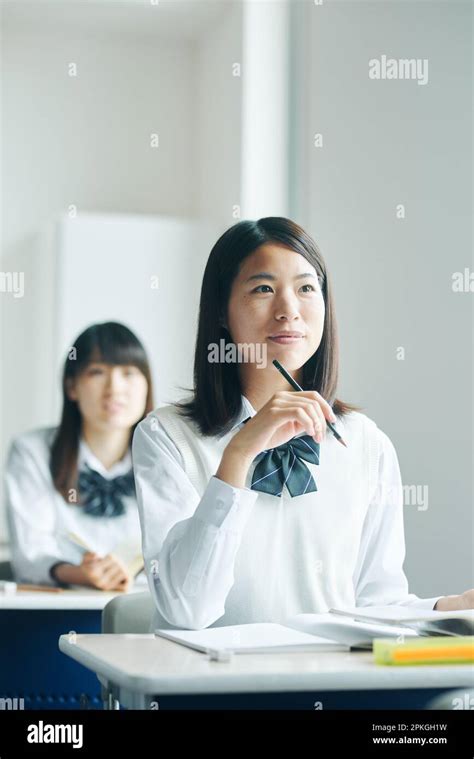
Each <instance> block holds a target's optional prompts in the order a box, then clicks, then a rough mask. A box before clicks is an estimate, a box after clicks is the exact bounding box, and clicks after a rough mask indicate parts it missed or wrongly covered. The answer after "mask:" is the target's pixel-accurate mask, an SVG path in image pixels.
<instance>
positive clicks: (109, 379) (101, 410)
mask: <svg viewBox="0 0 474 759" xmlns="http://www.w3.org/2000/svg"><path fill="white" fill-rule="evenodd" d="M147 392H148V382H147V380H146V377H145V376H144V375H143V374H142V373H141V371H140V370H139V369H138V368H137V367H136V366H122V365H111V364H104V363H102V362H100V361H97V362H95V361H94V362H91V363H90V364H88V366H87V367H86V368H85V369H84V371H83V372H81V374H80V375H79V376H78V377H76V378H75V380H74V381H72V382H71V384H70V385H69V387H68V396H69V398H70V399H71V400H73V401H77V404H78V406H79V410H80V412H81V416H82V419H83V422H85V423H86V424H87V425H89V427H90V428H91V429H96V430H101V431H107V430H117V429H129V428H131V427H132V426H133V425H134V424H135V423H136V422H138V420H139V419H141V418H142V416H143V412H144V410H145V405H146V398H147Z"/></svg>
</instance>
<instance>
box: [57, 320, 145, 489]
mask: <svg viewBox="0 0 474 759" xmlns="http://www.w3.org/2000/svg"><path fill="white" fill-rule="evenodd" d="M92 362H100V363H105V364H113V365H116V366H136V367H137V369H139V370H140V371H141V373H142V374H143V376H144V377H145V379H146V381H147V383H148V391H147V397H146V405H145V410H144V412H143V416H142V417H141V419H138V420H137V422H136V423H135V424H134V425H133V427H132V428H131V430H130V442H131V440H132V436H133V433H134V431H135V427H136V426H137V424H139V422H141V420H142V419H144V418H145V416H146V415H147V414H148V413H149V412H150V411H152V410H153V385H152V379H151V371H150V365H149V363H148V357H147V354H146V351H145V348H144V347H143V345H142V344H141V342H140V340H139V339H138V337H137V336H136V335H134V333H133V332H132V331H131V330H129V329H128V327H125V326H124V325H123V324H119V323H118V322H104V323H103V324H93V325H92V326H91V327H88V328H87V329H86V330H85V331H84V332H82V333H81V334H80V335H79V337H78V338H77V339H76V340H75V342H74V345H73V346H72V348H70V349H69V352H68V356H67V358H66V361H65V363H64V371H63V377H62V387H63V410H62V415H61V422H60V424H59V427H58V429H57V432H56V435H55V438H54V441H53V443H52V446H51V457H50V470H51V476H52V478H53V482H54V487H55V488H56V490H57V491H58V492H59V493H60V494H61V495H62V496H63V498H64V499H65V500H68V494H69V491H70V490H72V489H77V476H78V471H77V457H78V451H79V440H80V435H81V428H82V417H81V412H80V411H79V407H78V405H77V403H76V401H73V400H71V399H70V398H69V397H68V394H67V387H68V385H69V384H70V381H71V380H74V379H75V378H76V377H78V376H79V375H80V374H81V373H82V372H83V371H84V370H85V369H86V368H87V366H88V365H89V364H90V363H92Z"/></svg>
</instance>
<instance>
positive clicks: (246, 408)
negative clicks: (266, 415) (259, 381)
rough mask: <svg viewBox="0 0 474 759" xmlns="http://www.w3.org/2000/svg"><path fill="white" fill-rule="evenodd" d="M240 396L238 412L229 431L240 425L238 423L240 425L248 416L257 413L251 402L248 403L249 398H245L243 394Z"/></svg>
mask: <svg viewBox="0 0 474 759" xmlns="http://www.w3.org/2000/svg"><path fill="white" fill-rule="evenodd" d="M240 398H241V407H240V412H239V415H238V417H237V419H236V421H235V423H234V426H233V427H232V428H231V430H230V431H231V432H232V430H235V429H236V427H240V425H242V424H243V423H244V421H245V420H246V419H248V418H249V416H255V414H256V413H257V412H256V411H255V409H254V407H253V406H252V404H251V403H250V401H249V399H248V398H246V397H245V395H241V396H240Z"/></svg>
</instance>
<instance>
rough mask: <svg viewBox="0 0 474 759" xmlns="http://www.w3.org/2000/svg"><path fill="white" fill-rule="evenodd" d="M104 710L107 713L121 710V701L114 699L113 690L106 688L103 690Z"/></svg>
mask: <svg viewBox="0 0 474 759" xmlns="http://www.w3.org/2000/svg"><path fill="white" fill-rule="evenodd" d="M102 708H103V710H104V711H106V712H110V711H117V710H119V709H120V701H119V700H118V699H117V698H115V697H114V694H113V692H112V690H110V689H109V688H106V687H105V686H104V687H103V688H102Z"/></svg>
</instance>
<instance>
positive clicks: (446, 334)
mask: <svg viewBox="0 0 474 759" xmlns="http://www.w3.org/2000/svg"><path fill="white" fill-rule="evenodd" d="M471 21H472V7H471V6H470V5H469V4H468V3H463V2H450V3H445V2H430V3H427V2H419V3H417V2H414V3H395V2H383V3H377V2H356V3H352V2H335V3H324V4H323V5H322V6H315V5H314V4H312V3H305V4H300V5H299V8H298V9H297V12H296V13H295V14H294V17H293V34H294V35H295V34H297V35H298V40H299V43H300V45H299V47H298V48H297V49H295V50H294V55H293V60H292V66H293V68H294V74H295V79H294V81H296V82H297V88H296V90H295V91H294V92H293V108H294V112H296V113H297V118H296V120H295V123H294V125H293V137H294V146H295V145H296V149H295V152H294V155H293V162H292V166H293V175H292V184H291V189H292V214H293V216H294V217H295V218H296V219H297V220H298V221H300V222H301V223H303V225H306V226H307V227H308V228H309V231H310V232H311V233H312V234H313V235H314V237H315V238H316V240H317V241H318V243H319V245H320V247H321V249H322V252H323V255H324V256H325V258H326V261H327V264H328V267H329V270H330V272H331V275H332V279H333V284H334V287H335V297H336V305H337V314H338V319H339V326H340V337H341V356H342V365H341V381H340V395H341V397H342V398H343V399H345V400H347V401H352V402H354V403H356V404H360V405H361V406H363V407H364V409H365V413H366V414H367V415H368V416H369V417H371V418H372V419H374V420H375V421H376V423H377V424H378V426H379V427H380V428H381V429H382V430H383V431H384V432H385V433H386V434H388V435H389V437H390V438H391V440H392V442H393V443H394V445H395V447H396V450H397V452H398V457H399V461H400V466H401V472H402V478H403V482H404V484H405V485H406V486H416V487H417V488H418V491H417V496H415V491H414V490H413V491H412V494H410V493H408V492H407V495H406V497H405V510H404V513H405V532H406V543H407V559H406V562H405V569H406V572H407V575H408V577H409V579H410V580H411V590H412V591H413V592H416V593H417V594H419V595H421V596H428V597H429V596H434V595H436V594H437V593H439V594H450V593H459V592H461V591H463V590H465V589H467V588H470V587H473V585H474V576H473V574H474V561H473V545H472V536H473V505H474V503H473V479H472V461H473V451H472V446H473V443H472V438H473V428H474V427H473V424H472V419H473V392H472V388H473V368H472V345H473V323H474V319H473V295H472V293H469V292H462V293H455V292H453V290H452V275H453V273H454V272H457V271H460V272H462V271H464V268H465V267H470V270H471V271H472V270H473V257H472V255H473V254H472V229H471V213H472V131H473V124H472V112H471V110H470V108H471V100H472V71H471V65H470V61H471V55H472V39H471ZM382 54H386V55H387V56H388V57H393V58H420V59H428V61H429V66H428V72H429V79H428V83H427V84H426V85H418V83H417V82H416V81H410V80H392V81H389V80H385V81H384V80H370V79H369V77H368V61H369V59H372V58H380V56H381V55H382ZM316 133H321V134H322V135H323V147H318V148H316V147H314V135H315V134H316ZM400 203H401V204H404V205H405V218H404V219H398V218H397V217H396V206H397V204H400ZM398 348H403V349H404V351H405V354H404V359H403V360H399V358H397V349H398ZM399 355H401V353H400V354H399ZM426 489H427V491H426ZM425 492H427V496H426V497H425V496H424V493H425Z"/></svg>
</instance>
